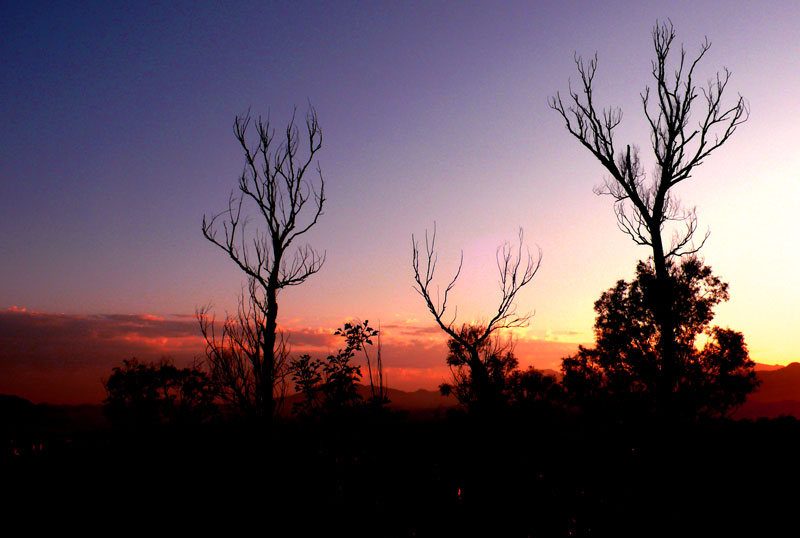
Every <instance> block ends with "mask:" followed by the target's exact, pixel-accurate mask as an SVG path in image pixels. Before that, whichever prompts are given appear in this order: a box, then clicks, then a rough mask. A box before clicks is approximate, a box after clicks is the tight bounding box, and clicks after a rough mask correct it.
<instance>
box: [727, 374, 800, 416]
mask: <svg viewBox="0 0 800 538" xmlns="http://www.w3.org/2000/svg"><path fill="white" fill-rule="evenodd" d="M758 366H765V365H758ZM756 371H757V375H758V379H759V380H761V385H760V386H759V387H758V389H757V390H756V391H755V392H754V393H753V394H751V395H750V396H748V397H747V401H746V402H745V404H744V405H743V406H742V407H741V408H740V409H739V410H738V411H737V412H736V414H735V415H734V416H735V418H750V419H755V418H760V417H767V418H775V417H779V416H781V415H791V416H794V417H796V418H800V363H797V362H793V363H791V364H788V365H786V366H783V367H778V368H777V369H764V368H761V369H760V368H758V367H757V368H756Z"/></svg>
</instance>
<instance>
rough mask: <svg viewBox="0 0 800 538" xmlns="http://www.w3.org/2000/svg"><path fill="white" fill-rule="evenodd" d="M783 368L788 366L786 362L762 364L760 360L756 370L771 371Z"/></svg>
mask: <svg viewBox="0 0 800 538" xmlns="http://www.w3.org/2000/svg"><path fill="white" fill-rule="evenodd" d="M781 368H786V365H784V364H761V363H760V362H757V363H756V366H755V368H753V370H755V371H756V372H771V371H773V370H780V369H781Z"/></svg>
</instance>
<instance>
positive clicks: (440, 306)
mask: <svg viewBox="0 0 800 538" xmlns="http://www.w3.org/2000/svg"><path fill="white" fill-rule="evenodd" d="M411 243H412V251H413V259H412V267H413V270H414V282H415V286H414V289H415V290H416V292H417V293H419V294H420V296H421V297H422V298H423V299H424V300H425V304H426V306H427V307H428V310H429V311H430V312H431V314H433V318H434V319H435V320H436V323H437V324H438V325H439V327H440V328H441V329H442V330H443V331H444V332H445V333H446V334H447V335H448V336H449V337H450V339H451V341H452V342H454V343H455V345H456V347H458V348H459V349H460V350H462V352H463V354H464V355H465V356H466V357H467V358H466V360H465V362H466V365H467V366H468V368H469V371H470V375H471V381H472V387H471V389H472V395H471V397H472V401H473V402H474V405H475V407H476V408H477V409H478V410H481V411H482V410H485V409H487V408H489V407H491V406H493V405H495V404H496V403H497V398H498V397H500V396H501V394H500V393H499V392H498V391H496V390H493V389H494V388H495V387H493V385H492V383H491V378H490V377H491V376H490V368H489V367H490V365H489V364H488V363H487V362H486V361H485V360H484V358H486V356H487V355H486V354H482V353H481V350H482V349H483V348H485V347H486V342H487V340H489V338H490V337H491V336H492V334H494V333H496V332H497V331H499V330H501V329H510V328H515V327H524V326H526V325H527V324H528V322H529V321H530V317H531V314H518V313H517V308H516V304H515V302H514V300H515V299H516V296H517V293H519V291H520V290H521V289H522V288H523V286H525V285H526V284H528V283H529V282H530V281H531V280H533V277H534V276H535V275H536V272H537V271H538V270H539V266H540V265H541V262H542V253H541V251H539V254H538V256H537V257H536V259H534V258H533V256H531V254H530V251H529V250H527V249H525V250H524V251H523V248H524V247H523V244H524V242H523V232H522V229H520V231H519V245H518V246H517V248H516V249H514V248H513V247H512V246H511V245H510V244H508V243H506V244H504V245H502V246H501V247H499V248H498V249H497V252H496V255H495V259H496V261H497V269H498V271H499V273H500V292H501V296H500V304H499V305H498V307H497V311H496V312H495V313H494V315H493V316H492V318H491V319H490V320H489V321H488V322H487V323H486V324H485V325H481V326H480V327H477V326H469V325H465V326H463V327H458V325H457V324H456V318H457V314H458V312H457V310H458V309H457V308H456V309H455V312H454V314H453V317H452V318H449V316H448V317H446V315H447V307H448V304H447V299H448V296H449V293H450V291H451V290H452V289H453V287H454V286H455V284H456V280H458V277H459V275H460V274H461V268H462V267H463V263H464V253H463V252H462V253H461V259H460V261H459V264H458V269H457V270H456V274H455V275H454V276H453V278H452V280H450V283H449V284H448V285H447V287H446V288H445V290H444V293H443V294H441V295H440V293H439V288H438V287H435V286H434V284H433V280H434V275H435V272H436V262H437V259H438V255H437V254H436V228H435V226H434V230H433V233H432V234H431V235H430V236H429V235H428V232H427V231H426V232H425V253H424V255H423V254H422V253H421V252H420V245H419V242H418V241H417V240H416V238H415V237H414V236H413V235H412V236H411ZM423 259H424V262H423ZM423 263H424V265H425V268H424V270H423V269H421V267H422V264H423ZM434 287H435V290H434ZM434 293H435V298H434V295H433V294H434ZM458 381H459V380H458V379H455V382H458Z"/></svg>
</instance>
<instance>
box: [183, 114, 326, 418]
mask: <svg viewBox="0 0 800 538" xmlns="http://www.w3.org/2000/svg"><path fill="white" fill-rule="evenodd" d="M295 114H296V110H295ZM295 114H293V115H292V119H291V121H290V122H289V124H288V125H287V127H286V129H285V131H284V132H283V136H282V138H281V139H279V140H278V141H275V130H274V129H273V128H272V126H271V125H270V122H269V119H266V120H264V119H262V118H260V117H259V118H258V120H257V121H256V122H255V123H254V125H255V131H256V136H255V137H254V139H255V140H254V142H250V141H249V140H248V135H247V131H248V127H249V126H250V123H251V117H250V114H249V113H247V114H245V115H243V116H237V117H236V119H235V121H234V124H233V132H234V136H235V137H236V139H237V140H238V141H239V144H240V145H241V147H242V150H243V151H244V157H245V165H244V170H243V171H242V174H241V175H240V176H239V181H238V189H237V190H238V192H237V190H235V191H233V192H232V193H231V196H230V199H229V201H228V208H227V209H226V210H225V211H223V212H221V213H219V214H217V215H214V216H213V217H211V218H210V219H209V218H206V217H203V225H202V230H203V235H204V236H205V238H206V239H208V240H209V241H210V242H212V243H213V244H215V245H217V246H218V247H219V248H221V249H222V250H223V251H225V252H226V253H227V254H228V256H229V257H230V258H231V259H232V260H233V261H234V263H235V264H236V265H237V266H238V267H239V269H241V270H242V271H243V272H244V273H245V274H246V275H247V277H248V279H249V290H248V291H249V292H248V294H247V296H245V294H243V297H242V300H241V302H240V308H239V314H238V316H237V317H236V318H234V319H233V320H231V319H229V320H228V321H226V323H225V326H224V328H223V338H222V339H221V340H220V342H219V344H220V345H221V347H220V346H218V345H216V344H215V343H214V338H213V331H212V330H210V329H211V328H212V327H213V320H212V321H210V322H209V321H208V319H207V317H206V316H207V314H208V312H207V309H206V310H205V311H201V312H199V318H200V324H201V327H202V326H203V325H204V323H205V324H206V325H205V328H204V331H203V332H204V335H206V342H207V343H209V346H208V348H209V353H208V354H207V358H208V362H209V363H210V367H211V368H210V369H211V371H212V373H218V374H219V377H218V378H217V379H218V380H219V381H220V382H222V383H225V384H227V393H228V395H229V396H230V397H231V398H232V399H233V401H236V402H240V403H241V404H242V405H245V404H244V402H245V401H246V402H249V403H247V404H246V405H248V406H249V407H248V409H249V411H250V412H252V413H253V414H254V415H255V416H257V417H259V418H262V419H266V420H270V419H271V418H272V417H274V415H275V414H276V413H277V411H278V408H279V405H278V404H279V402H280V397H281V395H282V389H283V387H284V386H285V376H286V370H285V366H286V340H285V338H283V337H282V336H281V334H280V333H279V331H278V324H277V319H278V294H279V292H280V291H281V290H282V289H283V288H286V287H290V286H297V285H300V284H302V283H303V282H305V281H306V279H308V277H310V276H311V275H313V274H314V273H316V272H318V271H319V270H320V269H321V268H322V265H323V263H324V262H325V254H324V253H322V254H320V253H319V252H317V251H316V250H314V249H313V248H311V247H310V246H308V245H305V246H301V247H298V248H297V249H296V250H295V251H294V254H293V255H291V254H290V252H289V248H290V247H291V246H292V245H293V243H295V240H297V239H298V238H299V237H300V236H302V235H303V234H305V233H306V232H308V231H309V230H310V229H311V228H312V227H313V226H314V225H315V224H316V223H317V221H318V220H319V217H320V216H321V215H322V208H323V204H324V202H325V182H324V179H323V177H322V171H321V169H320V167H319V165H318V164H317V166H316V172H317V175H318V177H319V186H318V187H315V186H314V183H313V182H312V181H311V180H309V179H308V174H309V173H310V169H311V165H312V162H313V161H314V157H315V155H316V153H317V152H318V151H319V149H320V148H321V147H322V131H321V129H320V126H319V123H318V121H317V114H316V111H315V110H314V108H313V107H309V110H308V113H307V114H306V136H305V137H304V141H305V145H306V150H305V152H301V151H300V144H301V138H300V135H299V132H298V128H297V127H296V125H295ZM303 153H304V155H305V156H303ZM246 205H249V206H253V207H254V209H255V210H256V215H258V217H260V218H261V219H263V222H264V224H265V225H266V229H265V230H256V231H253V232H250V233H248V229H247V221H248V213H247V210H246V208H245V206H246ZM204 320H205V321H204ZM209 323H210V325H209ZM226 331H227V333H226ZM209 335H211V336H212V338H211V339H209ZM224 339H227V340H228V343H229V344H231V345H232V347H231V346H228V347H227V348H226V346H225V345H222V344H224ZM235 350H237V351H235Z"/></svg>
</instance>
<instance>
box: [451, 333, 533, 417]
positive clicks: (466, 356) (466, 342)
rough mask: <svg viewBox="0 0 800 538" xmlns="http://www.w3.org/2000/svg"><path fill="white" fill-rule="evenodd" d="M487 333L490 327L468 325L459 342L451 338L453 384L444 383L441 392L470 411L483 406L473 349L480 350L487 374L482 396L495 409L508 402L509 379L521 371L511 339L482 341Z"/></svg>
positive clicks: (480, 358) (484, 370) (494, 338)
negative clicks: (451, 396)
mask: <svg viewBox="0 0 800 538" xmlns="http://www.w3.org/2000/svg"><path fill="white" fill-rule="evenodd" d="M485 332H486V327H483V326H480V325H467V324H465V325H462V327H461V329H460V330H459V331H458V335H459V337H460V338H459V339H458V340H456V339H455V338H450V339H449V340H448V341H447V349H448V354H447V366H449V367H450V372H451V373H452V375H453V382H452V383H442V384H441V385H439V390H440V392H441V393H442V394H443V395H445V396H448V395H450V394H452V395H453V396H455V397H456V399H457V400H458V401H459V403H461V404H462V405H464V406H466V407H468V408H470V407H474V406H475V405H478V404H479V402H478V398H479V392H478V387H477V386H476V385H477V382H476V379H475V378H474V376H473V368H471V367H470V360H471V359H472V354H471V349H472V348H474V349H476V350H477V352H478V357H479V360H480V362H481V365H482V366H481V371H482V372H485V375H486V386H485V387H484V391H485V392H484V394H483V395H482V396H483V398H486V399H488V400H490V401H491V402H492V404H493V405H494V406H498V405H501V404H502V403H503V402H505V401H506V398H505V392H506V388H507V385H508V380H509V378H510V377H511V374H512V373H513V372H515V371H517V369H518V368H519V361H518V360H517V358H516V356H515V355H514V349H513V343H512V341H511V339H510V338H509V339H508V340H505V341H503V340H502V339H501V338H500V336H499V335H497V334H495V335H493V336H490V337H489V338H484V339H482V340H481V336H483V334H484V333H485Z"/></svg>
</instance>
